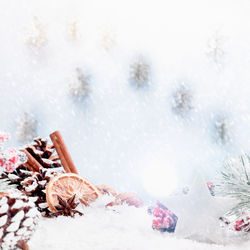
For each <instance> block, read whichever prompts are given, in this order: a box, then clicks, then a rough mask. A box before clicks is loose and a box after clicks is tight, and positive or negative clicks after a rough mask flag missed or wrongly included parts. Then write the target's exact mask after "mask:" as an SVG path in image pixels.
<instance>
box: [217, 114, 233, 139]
mask: <svg viewBox="0 0 250 250" xmlns="http://www.w3.org/2000/svg"><path fill="white" fill-rule="evenodd" d="M230 125H231V124H230V122H229V121H228V120H227V119H226V118H225V117H219V118H218V119H217V120H216V121H215V123H214V128H215V137H216V138H215V139H216V141H217V142H219V143H221V144H225V143H227V142H228V141H230V139H231V136H230Z"/></svg>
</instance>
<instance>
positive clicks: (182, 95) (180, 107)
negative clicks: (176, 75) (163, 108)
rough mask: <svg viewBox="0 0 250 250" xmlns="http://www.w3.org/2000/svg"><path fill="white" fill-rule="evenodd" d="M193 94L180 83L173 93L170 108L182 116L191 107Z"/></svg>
mask: <svg viewBox="0 0 250 250" xmlns="http://www.w3.org/2000/svg"><path fill="white" fill-rule="evenodd" d="M192 102H193V96H192V93H191V90H190V89H189V88H188V87H187V86H185V84H181V85H180V86H179V87H178V88H177V89H176V90H175V91H174V93H173V96H172V109H173V111H174V112H175V113H177V114H178V115H181V116H182V117H184V116H185V115H186V114H187V113H188V112H189V111H190V110H191V109H193V105H192Z"/></svg>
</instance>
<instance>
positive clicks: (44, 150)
mask: <svg viewBox="0 0 250 250" xmlns="http://www.w3.org/2000/svg"><path fill="white" fill-rule="evenodd" d="M25 149H26V150H27V151H28V152H29V153H30V154H31V155H32V156H33V157H34V158H35V159H36V160H37V161H38V162H39V163H40V164H41V165H42V167H43V168H41V169H40V170H39V172H32V171H30V170H29V169H27V168H26V167H25V166H24V165H21V166H19V167H18V168H17V169H16V170H15V171H14V172H13V173H7V172H4V173H2V175H1V177H0V179H7V180H9V181H10V182H11V183H12V184H13V185H15V186H16V187H17V189H19V190H20V191H23V192H24V193H25V194H26V195H27V196H29V197H34V199H33V200H34V202H35V204H36V206H37V208H38V210H39V211H40V212H41V213H42V215H43V216H47V217H50V216H51V215H52V213H51V212H50V210H49V209H48V204H47V202H46V185H47V183H48V182H49V181H50V179H51V178H53V177H54V176H55V175H56V174H57V173H58V172H55V171H53V170H52V168H59V167H61V164H60V162H59V157H58V156H57V155H54V148H53V146H51V145H49V144H48V143H47V140H44V139H40V138H38V139H35V140H34V143H33V144H32V145H28V146H27V147H26V148H25Z"/></svg>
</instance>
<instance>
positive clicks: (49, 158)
mask: <svg viewBox="0 0 250 250" xmlns="http://www.w3.org/2000/svg"><path fill="white" fill-rule="evenodd" d="M25 149H26V150H27V151H28V152H29V153H30V154H31V155H32V156H33V157H34V158H35V159H36V160H37V161H38V162H39V163H40V164H41V165H42V166H43V167H44V168H58V167H61V163H60V161H59V157H58V155H54V152H55V149H54V146H53V145H49V144H48V141H47V140H46V139H41V138H37V139H34V143H33V144H31V145H28V146H27V147H26V148H25Z"/></svg>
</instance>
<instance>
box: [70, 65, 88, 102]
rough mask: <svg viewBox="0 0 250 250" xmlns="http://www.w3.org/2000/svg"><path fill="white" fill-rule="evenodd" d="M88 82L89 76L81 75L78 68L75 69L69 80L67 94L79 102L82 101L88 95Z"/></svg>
mask: <svg viewBox="0 0 250 250" xmlns="http://www.w3.org/2000/svg"><path fill="white" fill-rule="evenodd" d="M89 82H90V75H88V74H85V73H83V72H82V70H81V69H80V68H76V70H75V72H74V74H73V75H72V77H71V80H70V85H69V93H70V94H71V95H73V96H74V97H76V98H77V99H78V100H79V101H81V100H83V99H84V97H86V96H87V95H89V93H90V87H89Z"/></svg>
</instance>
